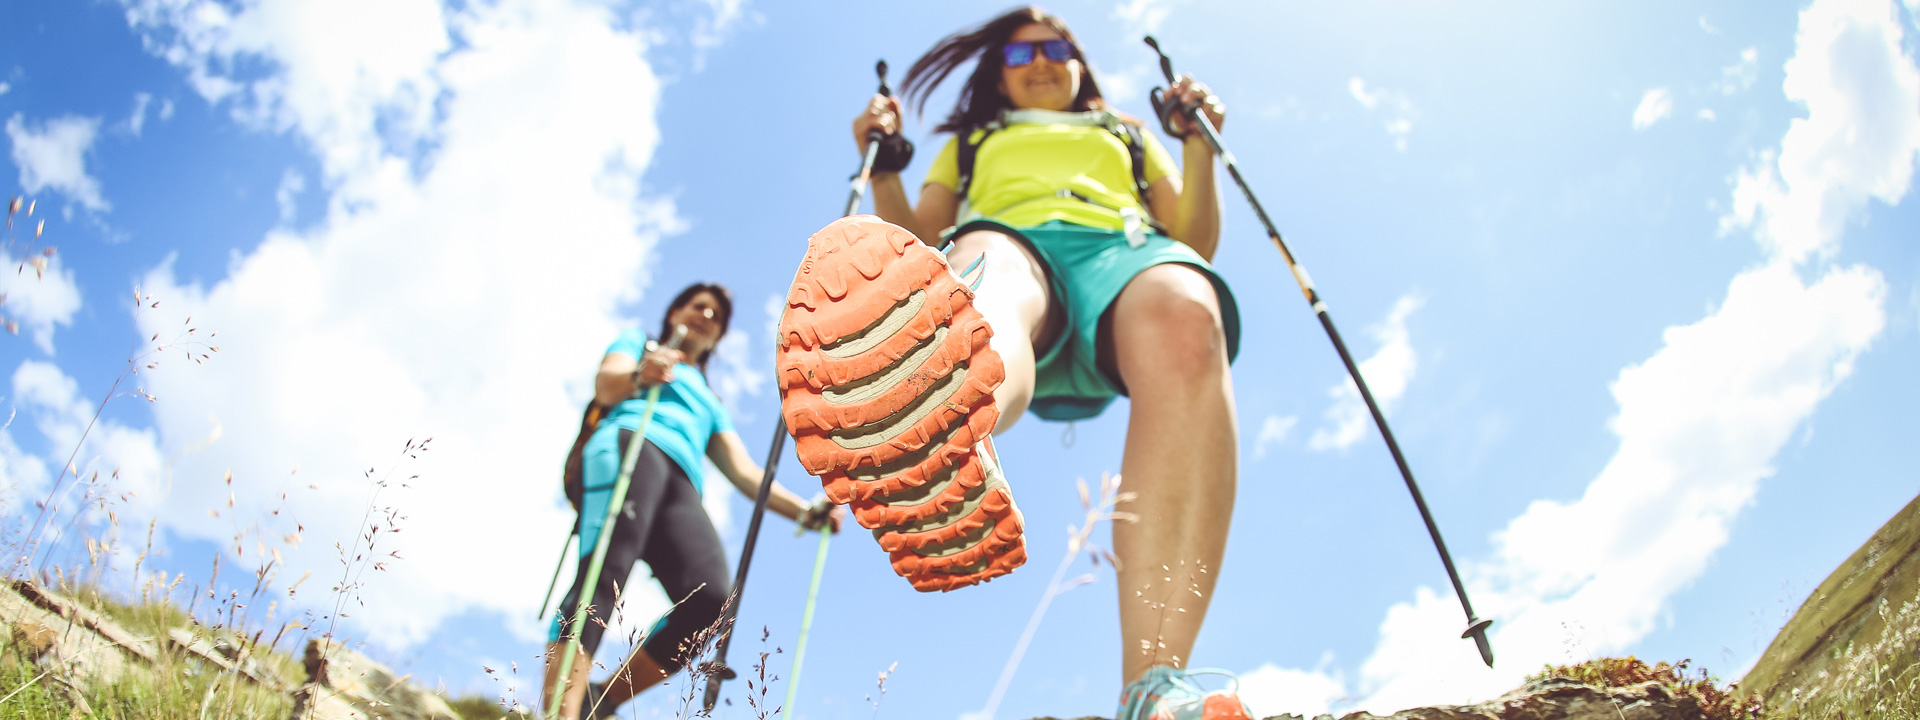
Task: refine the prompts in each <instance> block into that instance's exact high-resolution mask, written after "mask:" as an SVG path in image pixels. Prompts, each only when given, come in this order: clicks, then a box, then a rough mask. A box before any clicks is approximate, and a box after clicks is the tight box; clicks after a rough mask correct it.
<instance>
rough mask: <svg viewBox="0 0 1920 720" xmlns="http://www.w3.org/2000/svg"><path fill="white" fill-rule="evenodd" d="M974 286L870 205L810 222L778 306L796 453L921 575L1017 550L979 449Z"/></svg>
mask: <svg viewBox="0 0 1920 720" xmlns="http://www.w3.org/2000/svg"><path fill="white" fill-rule="evenodd" d="M992 336H993V329H992V328H991V327H989V326H988V325H987V321H986V318H985V317H983V316H982V315H981V314H980V311H979V310H978V309H976V308H974V307H973V291H972V289H970V288H968V287H967V286H966V285H965V284H964V283H962V282H961V280H960V278H958V277H956V276H955V275H954V274H953V271H952V270H951V269H950V268H949V267H948V266H947V262H946V259H945V258H944V257H942V256H941V255H940V254H939V253H937V252H934V251H933V249H931V248H929V247H927V246H926V245H925V244H923V243H921V242H920V241H919V239H917V238H915V237H914V236H913V234H912V233H910V232H907V231H906V230H904V229H902V228H900V227H898V226H895V225H892V224H889V223H887V222H885V221H883V220H880V219H879V218H876V217H873V216H871V215H861V216H853V217H847V218H841V219H839V220H836V221H834V222H832V223H830V224H828V225H827V226H826V227H825V228H822V229H821V230H820V231H819V232H817V233H814V235H813V237H812V238H811V239H810V240H809V241H808V246H807V255H806V258H805V260H803V261H802V263H801V265H800V271H799V273H798V274H797V275H796V277H795V278H794V283H793V290H792V292H791V294H790V295H789V296H788V298H787V310H786V313H785V315H784V316H783V317H782V318H781V320H780V348H779V357H778V359H777V365H776V368H777V371H778V373H779V382H780V385H781V390H782V396H781V413H782V415H783V417H785V419H786V422H787V430H788V432H790V433H792V434H793V444H794V450H795V451H796V454H798V455H799V457H800V464H801V465H803V466H805V467H806V469H807V472H810V473H813V474H814V475H815V476H818V477H819V478H820V481H821V485H822V486H823V487H824V488H825V489H826V494H827V498H828V499H829V500H832V501H833V502H835V503H840V504H845V505H850V506H851V507H850V509H851V510H852V512H853V516H854V519H855V521H857V522H859V523H860V525H861V526H862V527H866V528H868V529H871V530H874V531H875V532H874V535H875V537H876V538H879V539H880V542H881V546H882V547H883V548H885V549H886V550H888V552H889V553H891V554H892V555H893V567H894V571H895V572H896V573H899V574H900V575H901V576H902V577H905V578H907V580H908V581H909V582H910V583H912V584H913V586H914V587H915V588H917V589H920V590H923V591H931V590H951V589H954V588H956V587H964V586H966V585H972V584H975V583H978V582H981V581H983V580H987V579H990V578H993V577H997V576H999V575H1004V574H1006V573H1008V572H1011V571H1012V570H1013V568H1015V567H1018V566H1019V565H1020V564H1022V563H1024V562H1025V561H1026V552H1025V545H1024V541H1023V539H1022V537H1023V536H1022V533H1021V519H1020V515H1019V511H1018V510H1016V509H1015V508H1014V505H1013V496H1012V495H1011V493H1010V491H1009V490H1008V488H1007V485H1006V480H1005V477H1004V476H1003V475H1001V473H1000V469H999V462H998V460H997V459H994V458H993V450H992V445H991V443H990V441H989V440H988V438H989V436H990V435H991V434H992V432H993V426H994V424H995V423H996V422H998V421H999V419H1000V411H999V408H998V407H996V406H995V405H994V401H993V391H994V389H995V388H997V387H999V386H1000V382H1001V380H1003V379H1004V378H1005V372H1004V370H1003V368H1002V366H1001V364H1000V355H999V354H998V353H996V352H994V351H993V348H992V347H991V346H990V345H989V343H988V339H989V338H991V337H992Z"/></svg>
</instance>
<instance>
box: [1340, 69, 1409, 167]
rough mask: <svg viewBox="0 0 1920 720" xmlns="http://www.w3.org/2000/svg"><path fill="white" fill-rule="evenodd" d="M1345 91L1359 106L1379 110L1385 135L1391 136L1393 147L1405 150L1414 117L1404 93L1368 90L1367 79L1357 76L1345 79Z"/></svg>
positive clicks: (1377, 89) (1378, 89) (1401, 150)
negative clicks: (1383, 117)
mask: <svg viewBox="0 0 1920 720" xmlns="http://www.w3.org/2000/svg"><path fill="white" fill-rule="evenodd" d="M1347 92H1348V93H1349V94H1351V95H1353V99H1354V100H1356V101H1358V102H1359V103H1360V106H1361V107H1364V108H1366V109H1367V110H1368V111H1369V112H1372V111H1379V112H1380V113H1381V114H1382V115H1384V116H1385V118H1386V119H1385V122H1384V124H1383V125H1382V127H1384V128H1385V129H1386V131H1387V136H1388V137H1391V138H1393V148H1394V149H1395V150H1399V151H1400V152H1406V151H1407V136H1408V135H1410V134H1412V133H1413V120H1414V118H1415V117H1416V113H1415V112H1414V109H1413V101H1412V100H1410V99H1408V98H1407V96H1406V94H1405V93H1401V92H1396V91H1393V90H1387V89H1384V88H1375V89H1372V90H1369V89H1367V81H1365V80H1362V79H1360V78H1358V77H1354V78H1349V79H1348V80H1347Z"/></svg>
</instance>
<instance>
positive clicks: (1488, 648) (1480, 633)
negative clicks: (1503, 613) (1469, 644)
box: [1460, 617, 1493, 667]
mask: <svg viewBox="0 0 1920 720" xmlns="http://www.w3.org/2000/svg"><path fill="white" fill-rule="evenodd" d="M1492 625H1493V621H1492V620H1481V619H1480V618H1477V617H1469V618H1467V631H1466V632H1463V633H1460V637H1462V638H1467V637H1471V638H1473V646H1474V647H1476V648H1479V650H1480V660H1481V661H1482V662H1485V663H1486V664H1487V667H1493V643H1492V642H1489V641H1488V640H1487V628H1489V627H1491V626H1492Z"/></svg>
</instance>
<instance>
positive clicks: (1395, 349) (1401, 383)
mask: <svg viewBox="0 0 1920 720" xmlns="http://www.w3.org/2000/svg"><path fill="white" fill-rule="evenodd" d="M1421 302H1422V301H1421V300H1420V298H1419V297H1418V296H1415V295H1406V296H1403V297H1401V298H1400V299H1399V300H1398V301H1395V302H1394V304H1393V309H1392V310H1390V311H1388V312H1387V318H1386V320H1385V321H1384V322H1382V323H1381V324H1380V325H1379V326H1377V327H1373V328H1370V329H1369V330H1370V331H1371V334H1372V335H1373V337H1374V339H1375V340H1378V341H1379V342H1380V349H1379V350H1378V351H1376V352H1375V353H1374V354H1373V356H1372V357H1369V358H1367V359H1365V360H1362V361H1360V375H1361V377H1364V378H1366V379H1367V389H1368V390H1370V391H1372V393H1373V399H1374V401H1375V402H1378V403H1380V411H1381V412H1384V413H1387V414H1392V413H1393V405H1394V403H1395V402H1397V401H1398V400H1399V399H1400V396H1401V395H1402V394H1404V393H1406V391H1407V385H1408V384H1409V383H1411V382H1412V381H1413V372H1414V370H1415V368H1416V367H1417V366H1418V365H1419V358H1418V356H1417V355H1416V354H1415V353H1414V351H1413V341H1412V339H1411V338H1410V337H1409V336H1408V334H1407V316H1408V315H1411V314H1413V311H1415V310H1418V309H1420V304H1421ZM1327 396H1328V397H1330V398H1332V399H1333V405H1332V406H1331V407H1328V408H1327V413H1326V423H1325V424H1323V425H1322V426H1321V427H1319V428H1316V429H1314V431H1313V436H1312V437H1309V438H1307V447H1308V448H1309V449H1312V450H1345V449H1347V448H1350V447H1353V444H1354V443H1357V442H1360V439H1361V438H1363V437H1366V434H1367V428H1368V427H1370V426H1371V425H1372V423H1373V415H1372V413H1370V412H1368V410H1367V403H1366V401H1365V400H1363V399H1361V397H1360V390H1359V389H1358V388H1357V387H1355V386H1354V384H1353V378H1346V379H1345V380H1343V381H1341V382H1340V384H1338V385H1335V386H1333V387H1331V388H1328V389H1327ZM1263 430H1264V428H1263Z"/></svg>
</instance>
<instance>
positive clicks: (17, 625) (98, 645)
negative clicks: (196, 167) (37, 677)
mask: <svg viewBox="0 0 1920 720" xmlns="http://www.w3.org/2000/svg"><path fill="white" fill-rule="evenodd" d="M22 586H25V588H28V589H31V591H32V595H31V596H29V595H28V594H27V593H23V592H17V590H19V589H21V588H22ZM46 597H48V596H46V595H44V594H42V593H40V592H38V588H35V587H34V586H32V584H30V583H25V582H21V583H18V584H15V585H12V586H9V585H0V620H4V621H5V623H6V626H7V638H8V641H9V642H11V643H13V644H14V645H16V646H18V647H21V648H23V649H25V650H26V654H27V656H28V657H30V658H32V659H33V661H34V662H35V663H37V664H39V665H40V666H41V667H43V668H46V669H49V670H52V671H54V672H55V673H56V674H58V675H59V676H60V677H61V679H63V680H73V681H86V682H103V681H104V682H111V681H113V680H116V679H119V678H120V677H122V676H124V675H125V674H126V673H127V672H128V671H129V669H130V668H140V669H142V670H144V669H145V667H146V666H145V664H144V663H135V662H132V661H135V660H140V659H142V658H141V655H140V651H138V650H136V649H133V648H128V647H125V646H122V645H120V644H117V643H115V642H114V641H112V640H109V639H108V636H107V635H103V634H102V633H100V632H98V631H97V630H96V629H95V626H96V625H101V624H107V625H110V624H111V623H108V621H106V620H105V619H103V618H99V617H98V616H95V615H94V614H93V613H91V612H88V611H86V610H85V609H84V608H79V607H77V606H73V605H71V603H66V604H64V605H63V604H60V603H47V604H52V605H53V607H52V608H48V607H43V606H42V605H43V603H42V602H36V600H44V599H45V598H46ZM63 615H64V617H63ZM113 630H116V631H118V632H117V633H115V634H116V635H118V636H120V637H122V638H125V639H126V640H127V641H128V642H130V643H135V644H138V643H139V642H140V641H143V640H145V639H144V638H140V637H139V636H136V635H133V634H132V633H128V632H126V631H125V630H120V629H119V628H118V627H117V626H114V627H113ZM145 646H146V647H151V643H150V642H147V643H146V644H145Z"/></svg>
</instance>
